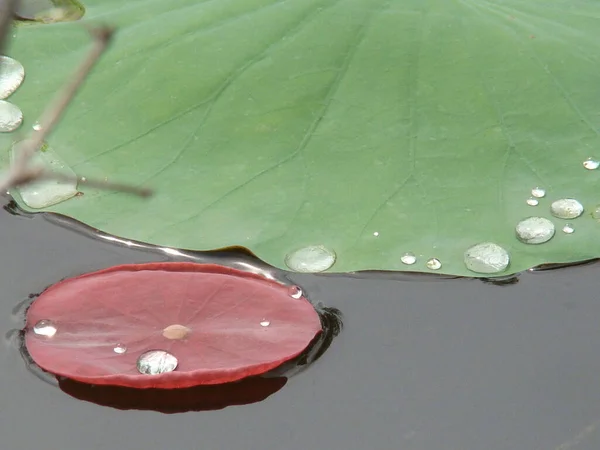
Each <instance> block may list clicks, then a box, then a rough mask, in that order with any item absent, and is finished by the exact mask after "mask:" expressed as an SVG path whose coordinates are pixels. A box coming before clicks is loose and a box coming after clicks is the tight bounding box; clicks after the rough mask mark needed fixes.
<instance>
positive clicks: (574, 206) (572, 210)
mask: <svg viewBox="0 0 600 450" xmlns="http://www.w3.org/2000/svg"><path fill="white" fill-rule="evenodd" d="M550 212H551V213H552V215H553V216H554V217H558V218H559V219H575V218H576V217H579V216H580V215H581V214H583V205H582V204H581V203H579V202H578V201H577V200H575V199H574V198H561V199H560V200H556V201H555V202H553V203H552V205H550Z"/></svg>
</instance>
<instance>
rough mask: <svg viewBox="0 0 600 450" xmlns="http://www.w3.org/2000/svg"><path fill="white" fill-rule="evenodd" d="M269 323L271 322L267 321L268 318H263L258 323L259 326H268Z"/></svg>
mask: <svg viewBox="0 0 600 450" xmlns="http://www.w3.org/2000/svg"><path fill="white" fill-rule="evenodd" d="M269 325H271V322H269V321H268V320H263V321H262V322H261V323H260V326H261V327H268V326H269Z"/></svg>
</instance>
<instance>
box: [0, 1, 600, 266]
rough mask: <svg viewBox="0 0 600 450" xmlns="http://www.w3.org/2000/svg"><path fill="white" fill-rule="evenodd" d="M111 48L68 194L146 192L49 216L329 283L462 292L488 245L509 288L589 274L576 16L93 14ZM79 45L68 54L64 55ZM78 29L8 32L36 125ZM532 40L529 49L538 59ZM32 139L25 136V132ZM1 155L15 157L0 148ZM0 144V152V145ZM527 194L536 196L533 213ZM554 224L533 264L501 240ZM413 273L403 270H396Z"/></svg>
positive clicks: (96, 76) (581, 32)
mask: <svg viewBox="0 0 600 450" xmlns="http://www.w3.org/2000/svg"><path fill="white" fill-rule="evenodd" d="M86 8H87V13H86V17H85V18H84V20H87V19H89V20H95V19H97V18H101V19H102V20H103V21H105V22H109V23H111V24H114V25H116V26H118V27H119V35H118V37H117V39H116V40H115V43H114V46H113V47H112V48H111V50H110V52H109V53H108V54H107V55H106V57H105V58H103V60H102V61H101V62H100V64H99V66H98V67H97V70H96V71H95V72H94V73H93V74H92V76H91V77H90V79H89V80H88V82H87V84H86V86H85V87H84V89H83V90H82V92H81V93H80V94H79V96H78V98H77V100H76V101H75V102H74V104H73V106H72V108H71V109H70V111H69V113H68V114H67V117H66V118H65V121H64V122H63V123H62V124H61V126H60V127H59V129H58V130H57V131H56V133H54V134H53V136H52V140H51V142H50V143H51V145H52V147H53V148H55V149H56V151H57V152H59V153H60V155H61V157H62V158H63V159H64V160H65V161H66V162H67V163H68V164H69V165H70V166H71V167H72V168H73V169H74V170H75V171H76V172H77V173H85V174H86V176H87V175H89V176H90V177H99V178H100V179H103V178H104V177H108V178H109V180H125V181H129V182H132V183H136V184H144V183H148V184H150V185H152V186H153V187H154V188H156V190H157V192H158V195H157V196H156V197H154V198H152V199H151V200H149V201H147V202H146V201H140V200H139V199H136V198H130V197H127V196H125V195H120V194H113V193H105V192H98V191H93V190H91V189H89V188H88V189H87V191H86V195H85V196H84V197H82V198H79V199H77V201H67V202H64V203H62V204H60V205H57V206H54V207H52V208H50V210H51V211H56V212H60V213H63V214H66V215H70V216H72V217H75V218H76V219H78V220H81V221H84V222H86V223H87V224H89V225H91V226H93V227H96V228H99V229H101V230H103V231H105V232H108V233H112V234H116V235H119V236H124V237H126V238H129V239H135V240H139V241H145V242H151V243H155V244H160V245H164V246H169V247H178V248H188V249H197V250H205V249H214V248H220V247H225V246H230V245H243V246H246V247H248V248H249V249H250V250H251V251H253V252H254V253H256V254H257V255H258V256H259V257H260V258H262V259H264V260H265V261H267V262H269V263H270V264H273V265H275V266H279V267H282V266H283V264H284V259H285V256H286V254H287V253H288V252H290V251H293V250H295V249H297V248H302V247H305V246H308V245H324V246H325V247H327V248H329V249H332V250H334V251H335V253H336V255H337V259H336V263H335V264H334V266H333V267H332V268H331V269H329V270H330V271H354V270H367V269H374V270H411V271H429V270H428V269H427V268H426V266H425V262H426V261H427V260H428V259H430V258H438V259H439V260H440V261H441V263H442V267H441V269H440V270H439V272H443V273H446V274H454V275H473V273H470V272H469V271H468V270H467V269H466V268H465V266H464V263H463V254H464V251H465V250H466V249H467V248H469V247H471V246H472V245H474V244H477V243H480V242H495V243H496V244H498V245H500V246H502V247H503V248H505V249H506V250H508V251H509V253H510V254H511V265H510V266H509V268H508V270H507V272H505V273H504V274H503V275H506V274H507V273H515V272H519V271H522V270H524V269H527V268H529V267H532V266H535V265H538V264H541V263H548V262H561V263H562V262H572V261H578V260H582V259H589V258H593V257H597V256H599V255H600V244H599V243H598V240H597V239H591V236H595V234H596V233H597V231H598V224H597V223H596V222H595V221H593V220H592V219H591V218H590V217H589V215H587V214H586V213H584V215H583V216H582V217H580V218H578V219H575V220H574V221H573V225H574V228H575V230H576V231H575V233H573V234H572V235H569V236H567V235H565V234H564V233H562V232H561V231H560V230H561V228H562V227H563V225H564V224H563V223H562V222H561V221H560V220H559V219H554V218H552V217H551V216H550V214H549V210H548V209H549V204H550V203H551V202H552V201H553V200H556V199H558V198H563V197H574V198H576V199H578V200H579V201H581V202H582V203H583V205H584V207H585V208H586V210H587V211H591V210H592V209H593V207H594V206H595V205H596V203H598V200H599V199H598V196H597V183H598V173H599V172H598V171H593V170H592V171H589V170H585V169H584V168H583V165H582V162H583V161H584V160H586V159H587V158H588V157H590V156H592V157H598V156H600V154H598V153H600V150H598V149H599V148H600V142H599V141H600V139H599V136H600V132H599V129H598V124H600V109H599V108H598V106H597V101H596V99H597V98H598V95H600V84H599V83H597V72H598V70H597V68H598V62H597V58H596V56H594V55H598V54H600V28H598V26H597V23H596V22H595V19H592V18H593V17H596V16H598V15H599V14H600V4H597V3H590V2H584V1H581V0H576V1H572V2H568V3H567V2H555V3H552V4H548V3H547V2H541V1H538V0H527V1H516V0H509V1H505V2H502V3H501V4H497V3H492V2H488V1H477V2H475V1H472V0H462V1H459V2H447V1H441V0H427V1H423V0H412V1H406V2H393V1H392V2H390V1H384V0H376V1H373V0H302V1H301V0H290V1H287V2H280V1H275V0H225V1H219V2H213V1H197V0H173V1H170V2H157V1H152V0H137V1H129V2H126V3H124V2H121V1H116V0H115V1H109V2H106V1H100V0H88V1H87V2H86ZM79 33H81V34H79ZM82 36H83V31H82V30H80V28H79V27H78V25H77V24H62V25H61V26H60V27H53V26H42V25H40V26H30V27H21V28H20V29H19V31H18V34H17V38H16V39H15V41H14V45H13V48H12V54H13V56H14V57H16V58H17V59H18V60H19V61H21V62H22V63H23V64H24V65H25V67H26V71H27V80H26V81H25V83H24V85H23V86H22V88H21V89H20V91H19V92H17V94H16V95H15V101H17V100H18V104H19V106H21V108H22V109H23V111H24V114H25V117H26V120H27V118H29V120H31V121H33V118H35V117H36V116H37V115H38V113H39V112H40V111H41V109H42V107H43V105H44V104H45V102H46V101H47V100H48V98H49V97H50V96H51V94H52V93H53V92H55V91H56V89H57V87H58V86H59V85H60V83H61V82H62V80H63V79H64V77H65V76H66V75H67V74H68V73H69V71H70V70H72V68H73V67H74V65H75V63H76V61H78V58H79V57H80V55H81V54H82V52H83V50H84V47H85V46H86V45H87V42H86V40H85V39H82ZM532 37H534V39H532ZM30 123H32V122H30ZM2 138H4V139H9V138H5V137H2ZM3 142H6V140H5V141H3ZM536 186H539V187H543V188H544V189H545V190H546V196H545V197H544V198H540V199H539V205H538V206H535V207H532V206H529V205H527V203H526V200H527V198H528V197H529V196H530V195H531V189H532V188H534V187H536ZM533 215H539V216H542V217H547V218H551V219H552V220H553V221H555V222H556V229H557V233H556V235H555V236H554V238H553V239H552V240H551V241H549V242H547V243H545V244H540V245H538V246H533V245H527V244H523V243H520V242H518V241H517V240H516V239H515V225H516V224H517V222H518V221H520V220H522V219H523V218H525V217H528V216H533ZM406 252H412V253H414V254H415V255H416V256H417V262H416V263H415V264H414V265H411V266H406V265H404V264H402V262H401V261H400V259H401V257H402V255H403V254H405V253H406Z"/></svg>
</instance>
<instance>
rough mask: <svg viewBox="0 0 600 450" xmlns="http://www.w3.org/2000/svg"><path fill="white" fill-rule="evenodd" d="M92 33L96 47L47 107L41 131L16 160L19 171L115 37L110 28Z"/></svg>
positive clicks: (43, 114) (41, 118)
mask: <svg viewBox="0 0 600 450" xmlns="http://www.w3.org/2000/svg"><path fill="white" fill-rule="evenodd" d="M90 33H91V34H92V35H93V36H94V46H93V47H92V49H91V50H90V52H89V53H88V55H87V57H86V58H85V60H84V61H83V62H82V63H81V65H80V66H79V67H78V68H77V71H76V72H75V74H74V75H73V78H72V79H71V81H70V82H69V83H67V85H66V86H65V87H64V88H63V90H62V91H61V92H59V93H58V95H57V96H56V98H55V99H54V101H53V102H52V103H50V105H48V106H47V107H46V109H45V110H44V112H43V113H42V116H41V117H40V120H39V121H38V123H39V124H40V127H41V128H40V130H39V131H37V132H34V133H32V137H31V139H28V140H27V141H26V143H24V145H23V148H22V149H21V151H20V152H19V158H18V159H17V160H15V165H16V166H17V169H18V168H19V166H21V167H23V165H24V164H26V163H27V161H29V160H30V159H31V157H32V156H33V154H34V153H35V152H36V151H37V150H38V149H39V148H40V147H41V146H42V144H43V142H44V140H45V139H46V137H47V136H48V135H49V134H50V132H51V131H52V130H53V129H54V127H55V126H56V124H57V123H58V121H59V120H60V118H61V116H62V115H63V113H64V112H65V110H66V109H67V106H69V103H71V100H73V97H74V96H75V94H76V93H77V90H78V89H79V87H80V86H81V85H82V84H83V82H84V80H85V79H86V77H87V76H88V74H89V73H90V71H91V70H92V68H93V67H94V65H95V64H96V62H97V61H98V59H100V56H102V53H104V50H106V47H107V46H108V43H109V42H110V39H111V38H112V36H113V33H114V29H112V28H109V27H102V28H98V29H91V30H90Z"/></svg>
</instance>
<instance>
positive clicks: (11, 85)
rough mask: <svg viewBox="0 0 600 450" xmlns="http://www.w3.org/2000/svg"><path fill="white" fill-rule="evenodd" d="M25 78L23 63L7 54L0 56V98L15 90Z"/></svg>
mask: <svg viewBox="0 0 600 450" xmlns="http://www.w3.org/2000/svg"><path fill="white" fill-rule="evenodd" d="M23 78H25V69H24V68H23V65H22V64H21V63H20V62H19V61H17V60H16V59H13V58H11V57H9V56H0V99H3V98H6V97H8V96H9V95H10V94H12V93H13V92H15V91H16V90H17V88H18V87H19V86H21V83H22V82H23Z"/></svg>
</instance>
